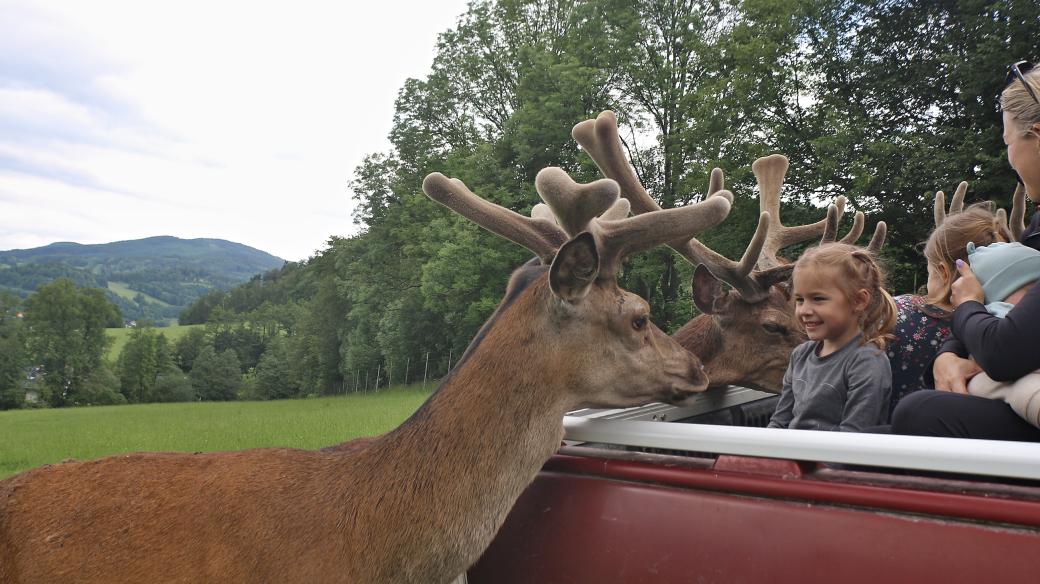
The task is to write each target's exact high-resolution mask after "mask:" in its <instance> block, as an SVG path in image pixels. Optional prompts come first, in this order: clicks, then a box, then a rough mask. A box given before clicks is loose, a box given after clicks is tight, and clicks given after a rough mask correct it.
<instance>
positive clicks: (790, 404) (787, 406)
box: [766, 363, 794, 428]
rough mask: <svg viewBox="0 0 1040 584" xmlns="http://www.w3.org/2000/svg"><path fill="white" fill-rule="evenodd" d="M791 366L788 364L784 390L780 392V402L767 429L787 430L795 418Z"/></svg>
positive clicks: (777, 403)
mask: <svg viewBox="0 0 1040 584" xmlns="http://www.w3.org/2000/svg"><path fill="white" fill-rule="evenodd" d="M791 385H792V383H791V365H790V363H788V365H787V371H785V372H784V388H783V390H782V391H781V392H780V401H778V402H776V410H775V411H774V412H773V416H772V417H771V418H769V424H768V425H767V426H766V427H767V428H787V427H788V426H789V425H790V424H791V420H792V419H793V418H794V391H793V390H792V389H791Z"/></svg>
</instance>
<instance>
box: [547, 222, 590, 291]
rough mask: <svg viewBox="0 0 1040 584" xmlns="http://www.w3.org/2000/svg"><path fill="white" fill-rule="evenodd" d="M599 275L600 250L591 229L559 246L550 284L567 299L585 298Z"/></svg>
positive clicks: (553, 263) (551, 268)
mask: <svg viewBox="0 0 1040 584" xmlns="http://www.w3.org/2000/svg"><path fill="white" fill-rule="evenodd" d="M597 275H599V252H598V251H596V240H595V239H594V238H593V237H592V234H591V233H589V232H587V231H586V232H583V233H579V234H578V235H577V236H575V237H574V239H571V240H570V241H568V242H567V243H565V244H563V245H562V246H561V247H560V251H558V252H556V257H555V258H553V262H552V267H550V268H549V287H550V288H551V289H552V291H553V294H555V295H556V296H557V297H559V298H560V299H561V300H565V301H567V302H577V301H578V300H581V299H582V298H584V297H585V294H587V293H588V291H589V286H590V285H591V284H592V283H593V282H595V281H596V276H597Z"/></svg>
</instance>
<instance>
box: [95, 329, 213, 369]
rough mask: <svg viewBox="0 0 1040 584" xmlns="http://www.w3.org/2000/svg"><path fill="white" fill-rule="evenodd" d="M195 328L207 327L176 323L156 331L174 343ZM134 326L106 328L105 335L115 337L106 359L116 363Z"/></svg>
mask: <svg viewBox="0 0 1040 584" xmlns="http://www.w3.org/2000/svg"><path fill="white" fill-rule="evenodd" d="M193 328H206V325H204V324H185V325H174V326H164V327H157V328H156V329H155V331H156V332H159V333H162V334H163V335H165V336H166V340H167V341H170V342H171V343H174V342H176V341H177V339H179V338H181V337H183V336H184V335H185V334H187V333H188V331H190V330H191V329H193ZM132 330H134V329H132V328H126V327H121V328H110V329H105V336H107V337H109V338H112V339H115V341H114V342H113V343H112V345H111V346H109V347H108V352H107V353H105V359H107V360H108V361H109V362H111V363H115V362H116V359H118V358H119V353H121V352H122V351H123V347H124V346H125V345H126V341H127V339H129V338H130V331H132Z"/></svg>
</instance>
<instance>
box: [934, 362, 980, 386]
mask: <svg viewBox="0 0 1040 584" xmlns="http://www.w3.org/2000/svg"><path fill="white" fill-rule="evenodd" d="M981 372H982V368H980V367H979V364H978V363H976V362H974V361H972V360H971V359H961V358H960V357H958V356H957V354H956V353H942V354H940V355H939V356H938V357H936V358H935V363H933V364H932V376H933V377H935V389H938V390H939V391H952V392H953V393H968V380H970V379H971V378H972V377H975V376H976V375H978V374H979V373H981Z"/></svg>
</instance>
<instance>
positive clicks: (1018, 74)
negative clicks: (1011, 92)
mask: <svg viewBox="0 0 1040 584" xmlns="http://www.w3.org/2000/svg"><path fill="white" fill-rule="evenodd" d="M1032 70H1033V64H1032V63H1030V62H1029V61H1019V62H1017V63H1012V64H1011V66H1010V67H1008V72H1007V76H1006V77H1004V89H1007V88H1008V86H1009V85H1011V84H1012V83H1014V82H1015V80H1018V81H1021V82H1022V87H1025V88H1026V91H1028V92H1029V97H1032V98H1033V101H1035V102H1036V103H1040V99H1037V97H1036V93H1034V92H1033V88H1032V87H1030V85H1029V83H1028V82H1027V81H1026V77H1025V75H1026V73H1029V72H1030V71H1032ZM998 102H999V100H998ZM1015 178H1016V179H1018V184H1025V183H1023V182H1022V177H1020V176H1018V173H1017V172H1016V173H1015Z"/></svg>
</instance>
